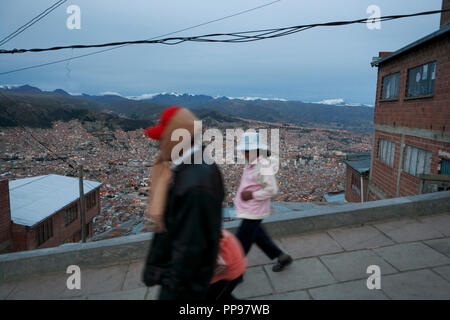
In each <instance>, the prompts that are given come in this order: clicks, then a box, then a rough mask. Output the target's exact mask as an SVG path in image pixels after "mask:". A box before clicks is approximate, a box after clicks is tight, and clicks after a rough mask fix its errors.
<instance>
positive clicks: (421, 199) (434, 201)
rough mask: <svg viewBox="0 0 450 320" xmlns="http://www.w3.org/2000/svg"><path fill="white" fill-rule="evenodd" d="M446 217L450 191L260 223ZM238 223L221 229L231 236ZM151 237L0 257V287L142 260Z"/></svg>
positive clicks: (292, 231) (313, 225)
mask: <svg viewBox="0 0 450 320" xmlns="http://www.w3.org/2000/svg"><path fill="white" fill-rule="evenodd" d="M444 212H450V191H446V192H437V193H430V194H422V195H417V196H411V197H404V198H395V199H386V200H380V201H371V202H364V203H352V204H348V205H343V206H338V207H324V208H317V209H311V210H306V211H301V212H298V211H295V212H294V211H293V212H291V213H284V214H279V215H274V216H271V217H269V218H267V219H266V220H265V221H264V227H265V228H266V230H267V231H268V233H269V234H270V235H272V236H273V237H275V238H277V237H281V236H290V235H298V234H302V233H308V232H314V231H320V230H325V229H329V228H337V227H343V226H351V225H360V224H364V223H369V222H374V221H380V220H387V219H397V218H404V217H416V216H422V215H431V214H439V213H444ZM239 223H240V222H239V221H232V222H226V223H224V228H227V229H229V230H230V231H232V232H233V231H236V229H237V227H238V226H239ZM152 237H153V234H152V233H143V234H139V235H133V236H126V237H120V238H114V239H108V240H101V241H96V242H88V243H74V244H67V245H63V246H59V247H56V248H48V249H38V250H32V251H23V252H16V253H8V254H3V255H0V283H1V282H5V281H9V280H14V279H19V278H22V277H29V276H36V277H39V275H42V274H44V273H56V272H58V273H61V272H65V270H66V268H67V267H68V266H69V265H72V264H75V265H78V266H79V267H80V268H81V269H83V268H85V267H101V266H105V265H113V264H117V263H121V262H128V261H133V260H138V259H144V258H145V257H146V255H147V252H148V248H149V245H150V240H151V239H152Z"/></svg>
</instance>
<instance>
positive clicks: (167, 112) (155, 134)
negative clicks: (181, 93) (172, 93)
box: [145, 106, 181, 140]
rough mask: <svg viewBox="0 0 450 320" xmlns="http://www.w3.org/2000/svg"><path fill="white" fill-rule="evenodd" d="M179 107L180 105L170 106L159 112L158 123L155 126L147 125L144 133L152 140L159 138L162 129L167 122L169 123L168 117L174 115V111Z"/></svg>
mask: <svg viewBox="0 0 450 320" xmlns="http://www.w3.org/2000/svg"><path fill="white" fill-rule="evenodd" d="M179 109H181V107H176V106H170V107H167V108H166V109H164V111H163V112H161V115H160V116H159V123H158V124H157V125H156V126H153V127H149V128H147V129H145V134H146V135H147V136H148V137H149V138H151V139H154V140H159V139H161V136H162V134H163V132H164V129H165V128H166V126H167V124H168V123H169V121H170V119H172V117H173V116H174V115H175V113H176V112H177V111H178V110H179Z"/></svg>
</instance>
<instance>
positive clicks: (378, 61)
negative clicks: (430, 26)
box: [371, 24, 450, 67]
mask: <svg viewBox="0 0 450 320" xmlns="http://www.w3.org/2000/svg"><path fill="white" fill-rule="evenodd" d="M448 32H450V24H447V25H446V26H444V27H442V28H440V29H439V30H437V31H435V32H433V33H430V34H429V35H427V36H425V37H423V38H421V39H419V40H417V41H414V42H413V43H410V44H408V45H407V46H405V47H403V48H401V49H399V50H397V51H395V52H393V53H391V54H390V55H388V56H386V57H383V58H379V59H375V60H374V61H372V63H371V64H372V67H373V66H376V67H378V65H380V64H381V63H383V62H386V61H388V60H390V59H392V58H394V57H396V56H398V55H400V54H403V53H405V52H406V51H409V50H411V49H413V48H415V47H417V46H419V45H422V44H424V43H426V42H428V41H431V40H433V39H435V38H437V37H439V36H441V35H444V34H446V33H448Z"/></svg>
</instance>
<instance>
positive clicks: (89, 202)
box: [85, 191, 97, 210]
mask: <svg viewBox="0 0 450 320" xmlns="http://www.w3.org/2000/svg"><path fill="white" fill-rule="evenodd" d="M85 199H86V207H87V209H88V210H89V209H91V208H93V207H95V205H96V204H97V192H96V191H94V192H92V193H91V194H88V195H87V196H86V198H85Z"/></svg>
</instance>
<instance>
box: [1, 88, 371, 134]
mask: <svg viewBox="0 0 450 320" xmlns="http://www.w3.org/2000/svg"><path fill="white" fill-rule="evenodd" d="M0 92H2V93H3V94H4V95H7V96H8V97H9V98H10V99H12V101H14V103H11V102H10V100H8V99H5V98H4V97H2V96H1V95H0V103H1V104H2V105H4V106H6V107H7V108H8V110H9V111H10V112H12V113H14V114H15V115H17V116H18V117H20V118H21V119H22V122H24V124H26V125H28V126H37V127H48V126H51V122H52V121H55V120H69V119H73V118H77V119H79V120H81V121H103V122H105V123H107V122H108V121H109V122H110V126H113V127H114V126H118V127H121V128H124V129H127V130H133V129H136V128H141V127H142V128H144V127H146V126H148V125H150V124H152V123H154V122H156V121H157V119H158V117H159V114H160V112H161V110H163V109H164V108H165V107H166V106H168V105H178V106H184V107H188V108H190V109H192V110H193V112H194V113H196V115H197V116H199V117H200V118H202V119H206V118H207V119H209V121H210V124H211V121H213V122H214V121H218V122H221V123H223V122H239V121H242V120H241V119H249V120H258V121H268V122H276V123H283V124H294V125H301V126H306V127H323V128H339V129H347V130H353V131H358V132H366V133H371V132H372V129H373V108H372V107H369V106H365V105H359V104H358V105H356V104H347V103H345V101H344V100H342V99H329V100H323V101H321V102H319V103H305V102H300V101H286V100H284V99H279V98H273V99H268V98H258V97H240V98H231V97H211V96H208V95H194V94H177V93H159V94H144V95H141V96H133V97H123V96H121V95H120V94H118V93H115V92H104V93H102V94H100V95H88V94H81V95H74V94H70V93H68V92H66V91H64V90H62V89H56V90H54V91H42V90H40V89H39V88H36V87H32V86H30V85H22V86H0ZM13 125H15V124H14V123H13V121H11V120H8V117H7V115H5V114H4V113H2V112H1V109H0V126H13Z"/></svg>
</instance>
